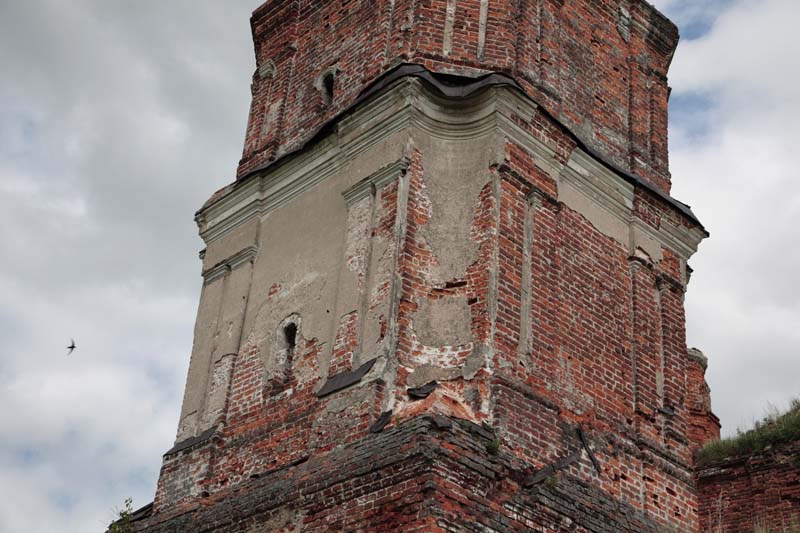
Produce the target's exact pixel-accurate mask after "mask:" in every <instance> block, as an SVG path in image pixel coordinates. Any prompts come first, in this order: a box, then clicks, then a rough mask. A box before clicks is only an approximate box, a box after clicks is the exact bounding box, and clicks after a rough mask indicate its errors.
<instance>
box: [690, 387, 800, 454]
mask: <svg viewBox="0 0 800 533" xmlns="http://www.w3.org/2000/svg"><path fill="white" fill-rule="evenodd" d="M798 440H800V398H795V399H793V400H792V401H791V405H790V407H789V410H788V411H786V412H785V413H782V414H777V413H776V414H771V415H768V416H766V417H764V418H763V419H762V420H760V421H758V422H756V423H755V427H753V429H751V430H749V431H741V430H737V434H736V435H735V436H733V437H728V438H726V439H721V440H716V441H713V442H709V443H708V444H706V445H705V446H703V447H702V448H701V449H700V450H699V451H698V452H697V466H706V465H709V464H712V463H716V462H718V461H722V460H724V459H727V458H729V457H735V456H738V455H747V454H750V453H753V452H759V451H762V450H764V449H765V448H766V447H767V446H775V445H777V444H782V443H785V442H792V441H798Z"/></svg>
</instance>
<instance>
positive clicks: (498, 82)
mask: <svg viewBox="0 0 800 533" xmlns="http://www.w3.org/2000/svg"><path fill="white" fill-rule="evenodd" d="M406 77H413V78H417V79H419V80H422V81H423V82H425V84H426V85H427V86H429V87H430V88H432V89H433V90H434V91H436V92H438V93H439V94H440V95H442V96H444V97H447V98H453V99H458V98H467V97H470V96H472V95H474V94H476V93H478V92H480V91H483V90H485V89H487V88H489V87H501V86H505V87H511V88H513V89H516V90H517V91H519V92H520V93H521V94H522V95H523V96H525V97H526V98H527V99H528V100H530V101H531V102H533V103H534V104H536V106H537V107H538V108H539V109H540V110H541V111H542V112H543V113H544V114H545V115H546V116H547V117H548V118H549V119H550V120H552V121H553V122H554V123H555V124H557V125H558V126H559V127H560V128H561V130H562V131H563V132H564V133H566V134H567V135H568V136H569V137H570V138H572V139H573V140H574V141H575V143H576V145H577V146H578V147H579V148H581V149H582V150H583V151H585V152H586V153H587V154H589V155H590V156H592V157H593V158H594V159H595V160H597V161H598V162H599V163H600V164H602V165H603V166H605V167H606V168H608V169H609V170H611V171H612V172H614V173H616V174H618V175H619V176H620V177H622V178H623V179H624V180H625V181H627V182H629V183H631V184H633V185H635V186H638V187H642V188H643V189H646V190H647V191H648V192H650V193H652V194H654V195H655V196H657V197H658V198H659V199H661V200H663V201H664V202H666V203H667V204H669V205H670V206H672V207H673V208H675V209H676V210H678V211H679V212H680V213H681V214H683V215H684V216H686V217H687V218H688V219H689V220H690V221H691V222H693V223H694V224H697V225H698V226H699V227H700V229H701V230H703V232H704V233H705V235H706V236H708V235H709V233H708V231H706V229H705V227H703V224H702V223H701V222H700V220H699V219H698V218H697V216H696V215H695V214H694V213H693V212H692V210H691V208H690V207H689V206H688V205H687V204H684V203H683V202H680V201H678V200H676V199H675V198H673V197H672V196H670V195H669V194H667V193H666V192H664V191H662V190H661V189H660V188H658V187H657V186H655V185H654V184H653V183H651V182H650V181H649V180H647V179H646V178H643V177H641V176H638V175H636V174H634V173H632V172H629V171H628V170H625V169H623V168H621V167H619V166H618V165H617V164H616V163H614V162H612V161H611V160H610V158H608V157H607V156H605V155H604V154H602V153H600V152H599V151H597V150H595V149H594V148H592V147H590V146H589V145H588V144H587V143H586V142H585V141H584V140H583V139H582V138H581V137H580V136H579V135H578V134H577V133H575V132H574V131H572V130H571V129H570V128H569V127H568V126H566V125H565V124H564V123H563V122H561V121H560V120H559V119H558V118H557V117H556V116H555V115H554V114H553V113H551V112H550V111H549V110H548V109H547V108H545V107H544V106H542V105H541V104H539V103H538V102H537V101H536V100H535V99H534V98H533V97H532V96H531V95H530V94H528V93H527V92H526V91H525V90H524V89H523V88H522V86H521V85H520V84H519V83H518V82H517V81H516V80H515V79H514V78H513V77H511V76H509V75H507V74H503V73H500V72H491V73H489V74H484V75H482V76H478V77H470V76H462V75H456V74H444V73H439V72H433V71H430V70H428V69H427V68H426V67H424V66H423V65H419V64H416V63H401V64H400V65H398V66H396V67H394V68H393V69H391V70H389V71H387V72H385V73H384V74H382V75H381V76H379V77H378V78H377V79H376V80H375V81H373V82H372V83H371V84H369V85H368V86H367V87H366V88H365V89H364V90H363V91H361V93H360V94H359V96H358V98H356V100H355V102H353V103H352V104H351V105H350V106H348V107H347V108H345V109H343V110H342V111H341V112H340V113H338V114H336V115H334V116H333V117H331V119H329V120H328V121H326V122H325V123H323V124H322V125H321V126H319V127H318V128H317V129H316V131H314V133H312V134H311V136H310V137H308V139H307V140H306V141H305V142H303V143H301V144H300V145H299V146H297V147H296V148H294V149H293V150H290V151H289V152H286V153H285V154H283V155H281V156H280V157H279V158H277V159H275V160H271V161H268V162H267V163H265V164H264V165H261V166H259V167H257V168H255V169H254V170H251V171H250V172H248V173H247V174H244V175H243V176H240V177H238V178H237V179H236V181H235V182H234V183H233V184H232V185H231V186H232V187H233V188H235V187H237V186H238V185H240V184H241V183H242V182H244V181H246V180H248V179H250V178H251V177H253V176H255V175H257V174H259V173H261V172H263V171H264V170H266V169H267V168H270V167H273V166H276V165H278V164H280V163H282V162H284V161H285V160H287V158H288V157H289V156H291V155H293V154H296V153H297V152H300V151H301V150H303V149H304V148H305V147H307V146H309V145H311V144H313V143H315V142H316V141H318V140H319V139H321V138H322V137H324V136H325V135H326V134H328V133H329V132H330V131H332V129H333V126H334V125H335V124H336V123H337V122H338V121H339V119H341V118H342V117H343V116H345V115H347V114H350V113H352V112H353V111H354V110H355V108H357V107H358V106H359V105H360V104H361V103H362V102H364V101H366V100H367V99H369V98H370V97H371V96H373V95H375V94H377V93H379V92H380V91H382V90H384V89H385V88H387V87H389V86H390V85H391V84H393V83H394V82H396V81H398V80H400V79H402V78H406ZM229 187H230V186H229ZM215 196H216V195H215ZM207 205H209V202H206V205H205V206H203V207H206V206H207ZM201 211H202V208H201ZM198 213H199V211H198Z"/></svg>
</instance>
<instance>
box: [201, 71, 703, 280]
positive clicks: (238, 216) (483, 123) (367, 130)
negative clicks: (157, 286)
mask: <svg viewBox="0 0 800 533" xmlns="http://www.w3.org/2000/svg"><path fill="white" fill-rule="evenodd" d="M397 72H398V75H397V76H395V77H385V78H384V79H382V80H378V82H376V83H375V84H374V85H373V86H371V87H369V88H368V89H367V90H366V91H365V92H364V96H363V97H362V98H361V99H360V101H359V105H358V113H354V112H353V113H349V114H345V115H344V116H342V117H341V120H340V121H339V123H338V124H337V126H336V128H329V129H328V130H326V131H327V135H324V136H318V137H317V138H315V139H316V140H315V142H313V143H309V144H308V145H306V146H305V147H304V149H303V150H302V151H301V152H295V153H293V155H292V156H291V157H287V156H284V157H283V158H281V159H280V160H279V161H276V162H274V163H273V164H271V165H269V166H268V167H266V168H264V169H262V170H259V171H257V172H255V173H253V174H251V175H250V176H249V177H247V178H246V179H242V180H239V181H237V182H235V183H233V184H232V185H230V186H228V187H227V188H225V189H223V190H222V191H220V192H219V193H217V194H216V195H215V196H214V197H213V198H212V199H211V200H209V202H207V203H206V205H205V206H204V207H203V208H202V209H201V210H200V211H199V212H198V214H197V216H196V220H197V222H198V225H199V227H200V234H201V236H202V238H203V239H204V241H205V242H206V244H210V243H212V242H214V241H216V240H218V239H220V238H221V237H223V236H224V235H226V234H227V233H228V232H230V231H231V230H233V229H234V228H236V227H239V226H241V225H242V224H243V223H245V222H246V221H248V220H250V219H251V218H253V217H264V216H266V215H267V214H268V213H269V212H271V211H273V210H275V209H278V208H280V207H282V206H283V205H285V204H287V203H288V202H290V201H291V200H292V199H294V198H296V197H297V196H298V195H300V194H302V193H303V192H304V191H306V190H308V189H310V188H311V187H314V186H315V185H316V184H318V183H321V182H322V181H324V180H325V179H327V178H329V177H331V176H333V175H335V174H337V173H340V172H342V171H344V170H345V169H346V165H347V164H348V163H349V162H350V161H352V160H353V159H354V158H355V156H356V155H358V154H360V153H362V152H364V151H366V150H368V149H369V148H371V147H373V146H375V145H377V144H378V143H380V142H382V141H385V140H386V139H388V138H390V137H392V136H393V135H396V134H401V135H404V136H407V142H408V141H410V142H413V136H414V134H415V131H417V130H419V131H420V132H423V134H426V135H430V136H433V137H437V138H444V139H448V140H452V141H455V142H457V141H459V140H462V139H474V138H477V137H487V139H488V138H490V136H491V135H493V134H494V139H493V140H492V141H491V142H493V143H495V146H494V147H493V150H494V156H493V157H494V158H495V159H496V164H498V165H501V164H503V157H504V156H503V153H504V152H503V151H504V146H503V139H508V140H509V141H512V142H514V143H516V144H518V145H520V146H522V147H524V148H525V149H527V150H528V151H529V152H530V153H531V154H532V156H533V157H534V159H535V161H536V164H537V166H539V167H540V168H542V169H543V170H544V171H545V172H546V173H547V174H548V175H549V176H550V177H551V178H552V179H553V180H554V181H555V182H556V184H557V187H558V198H557V199H558V200H559V201H562V202H564V203H565V204H566V205H567V206H569V207H570V208H572V209H574V210H576V211H578V212H580V213H581V214H582V215H583V216H585V217H586V218H588V219H589V220H590V221H591V222H592V223H593V224H594V225H595V226H596V227H597V228H598V229H599V230H600V231H601V232H603V233H604V234H606V235H608V236H611V237H613V238H615V239H616V240H617V241H618V242H620V244H622V245H623V246H624V247H626V248H627V249H628V251H629V252H630V254H631V255H635V253H636V250H637V249H642V250H644V251H645V252H646V253H647V254H648V255H649V256H650V257H651V259H652V260H655V261H658V260H660V258H661V248H662V247H666V248H669V249H671V250H673V251H675V252H676V253H677V254H678V255H679V256H680V257H681V258H682V259H683V260H684V262H685V261H686V260H688V259H689V257H690V256H691V255H692V254H693V253H694V252H695V251H696V250H697V246H698V244H699V242H700V241H701V240H702V239H703V238H705V237H706V236H707V232H706V231H705V230H704V229H703V227H702V226H701V225H700V224H699V223H698V222H697V219H696V218H695V217H694V215H693V214H692V213H691V211H689V210H688V208H687V207H686V206H685V205H684V204H681V203H680V202H677V201H676V200H674V199H672V198H671V197H669V196H666V195H665V194H664V193H662V192H661V191H659V190H658V189H655V188H653V187H652V186H649V185H648V184H647V183H646V182H644V181H643V180H641V179H640V178H636V177H632V176H631V175H629V174H626V173H623V172H621V171H619V170H617V169H614V168H612V167H611V166H610V165H609V164H608V163H606V162H604V161H603V160H601V159H599V158H598V157H597V156H596V154H593V153H592V152H590V151H588V149H587V148H585V146H582V145H581V144H580V143H578V146H577V147H576V148H575V149H574V150H572V152H571V154H570V156H569V159H568V160H567V161H566V163H562V162H561V161H559V158H558V157H557V154H556V146H552V145H549V144H546V142H543V141H541V140H539V139H537V138H536V137H534V136H533V135H532V134H531V133H530V132H528V131H526V130H524V129H523V128H522V127H521V126H520V125H519V124H518V123H517V119H516V118H515V117H520V116H522V117H526V116H527V117H531V116H534V114H535V113H537V112H543V109H542V108H540V107H539V106H537V105H536V103H535V102H533V101H532V100H531V99H530V98H528V97H527V95H525V93H523V92H522V91H521V89H520V88H519V87H518V85H517V84H516V82H514V80H513V79H511V78H508V77H507V76H504V75H501V74H491V75H488V76H485V77H483V78H478V79H474V80H472V83H471V84H469V85H466V86H459V85H442V84H441V83H439V85H436V84H435V83H434V81H435V80H437V79H438V78H437V77H435V76H434V75H433V74H432V73H430V72H429V71H427V70H425V69H422V67H415V68H413V69H411V68H409V69H406V74H405V75H402V76H401V75H400V74H401V73H403V72H404V71H403V69H402V68H400V69H397ZM440 77H441V76H440ZM449 78H450V77H447V79H449ZM455 78H458V77H455ZM431 80H434V81H431ZM453 83H454V82H453ZM406 132H407V133H406ZM407 166H408V161H407V160H406V158H401V159H400V160H398V161H396V162H395V163H392V164H390V165H388V166H386V167H384V168H382V169H380V170H378V171H377V172H375V173H374V174H373V175H371V176H369V177H368V178H365V179H364V180H361V181H360V182H359V183H357V184H356V185H354V186H352V187H351V188H350V189H348V190H347V191H345V192H344V193H343V194H344V197H345V200H346V201H347V203H348V204H349V203H352V202H354V201H356V199H358V198H360V197H362V196H363V194H365V193H367V192H368V191H369V190H371V189H370V188H371V187H373V186H375V187H377V186H380V185H381V184H384V183H386V182H388V181H390V180H391V179H393V178H394V177H396V176H397V175H399V174H400V173H401V172H402V171H404V170H405V168H406V167H407ZM637 187H643V188H644V189H646V190H648V191H649V192H651V193H653V194H655V195H656V196H657V197H658V198H659V199H660V200H662V201H668V202H669V203H670V205H672V207H673V208H674V209H676V210H677V211H678V212H679V213H681V215H682V216H683V217H684V218H685V219H686V220H687V222H688V223H687V224H686V225H682V226H676V225H674V224H672V223H671V222H670V221H668V220H666V219H664V220H662V223H661V226H660V227H659V228H654V227H652V226H650V225H648V224H646V223H645V222H644V221H642V220H640V219H638V217H637V216H636V215H635V214H634V211H633V210H634V196H635V191H636V188H637ZM685 277H686V276H684V278H685ZM684 282H685V280H684Z"/></svg>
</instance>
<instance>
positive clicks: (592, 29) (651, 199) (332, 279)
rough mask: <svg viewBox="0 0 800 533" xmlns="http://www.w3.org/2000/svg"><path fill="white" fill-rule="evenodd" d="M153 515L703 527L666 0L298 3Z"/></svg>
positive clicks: (234, 211) (258, 112)
mask: <svg viewBox="0 0 800 533" xmlns="http://www.w3.org/2000/svg"><path fill="white" fill-rule="evenodd" d="M252 26H253V35H254V39H255V45H256V59H257V65H258V67H257V70H256V73H255V75H254V78H253V104H252V108H251V113H250V118H249V123H248V127H247V136H246V142H245V148H244V155H243V158H242V161H241V162H240V165H239V169H238V174H237V180H236V181H235V182H234V183H232V184H231V185H229V186H227V187H226V188H224V189H222V190H220V191H218V192H217V193H215V195H214V196H213V197H212V198H211V199H210V200H209V201H208V202H207V203H206V205H205V206H203V208H202V209H201V210H200V211H199V212H198V214H197V221H198V225H199V227H200V233H201V236H202V237H203V239H204V241H205V242H206V245H207V248H206V250H205V251H204V253H203V277H204V282H203V289H202V294H201V299H200V306H199V310H198V317H197V323H196V329H195V342H194V346H193V349H192V358H191V363H190V369H189V376H188V378H187V385H186V392H185V396H184V401H183V408H182V412H181V420H180V424H179V428H178V436H177V441H176V442H177V443H176V445H175V446H174V447H173V448H172V449H171V450H169V451H168V452H167V453H166V454H165V456H164V464H163V467H162V471H161V476H160V479H159V484H158V490H157V493H156V497H155V500H154V502H153V505H152V506H151V507H149V508H147V509H146V510H145V511H143V512H142V513H139V514H138V515H137V520H136V521H135V524H136V527H137V529H138V530H142V531H300V530H310V531H331V530H348V531H349V530H402V531H473V530H480V531H486V530H490V531H515V530H520V531H522V530H541V531H545V530H547V531H561V530H576V531H620V530H623V531H672V530H677V531H699V527H700V522H699V515H698V498H697V490H696V485H695V481H694V479H693V453H694V451H695V450H696V449H697V448H698V447H699V446H700V445H701V444H702V443H703V442H705V441H706V440H708V439H709V438H713V437H715V436H718V434H719V425H718V423H717V420H716V418H715V417H714V416H713V414H712V413H711V410H710V401H709V397H708V387H707V386H706V384H705V381H704V377H703V376H704V372H705V358H704V357H702V354H699V352H695V351H692V352H690V351H688V350H687V348H686V342H685V331H684V308H683V296H684V293H685V290H686V286H687V283H688V280H689V273H690V269H689V267H688V265H687V261H688V259H689V257H690V256H691V255H692V254H693V253H694V252H695V251H696V248H697V245H698V243H699V242H700V241H701V240H702V239H703V238H704V237H705V235H706V233H705V231H704V229H703V228H702V226H701V225H700V223H699V222H698V221H697V219H696V218H695V217H694V215H693V214H692V213H691V211H690V210H689V209H688V208H687V207H686V206H685V205H683V204H681V203H680V202H678V201H676V200H674V199H672V198H671V197H669V195H668V193H669V186H670V179H669V172H668V168H667V140H666V135H667V133H666V124H667V117H666V113H667V95H668V88H667V84H666V72H667V68H668V66H669V62H670V59H671V57H672V53H673V50H674V47H675V45H676V42H677V31H676V29H675V27H674V26H673V25H672V24H671V23H670V22H669V21H668V20H667V19H665V18H664V17H663V16H662V15H660V14H659V13H658V12H657V11H655V10H654V9H653V8H652V7H651V6H650V5H649V4H647V3H646V2H643V1H640V0H632V1H628V0H624V1H623V0H575V1H569V2H563V1H559V0H527V1H526V0H513V1H512V0H427V1H423V0H394V1H385V2H374V1H369V2H368V1H357V0H330V1H327V2H308V1H285V0H273V1H271V2H267V3H266V4H264V5H263V6H262V7H260V8H259V9H257V10H256V11H255V13H254V14H253V18H252Z"/></svg>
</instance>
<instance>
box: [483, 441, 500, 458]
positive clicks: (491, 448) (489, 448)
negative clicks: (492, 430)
mask: <svg viewBox="0 0 800 533" xmlns="http://www.w3.org/2000/svg"><path fill="white" fill-rule="evenodd" d="M498 452H500V439H494V440H492V441H489V442H487V443H486V453H488V454H489V455H497V454H498Z"/></svg>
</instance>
